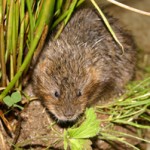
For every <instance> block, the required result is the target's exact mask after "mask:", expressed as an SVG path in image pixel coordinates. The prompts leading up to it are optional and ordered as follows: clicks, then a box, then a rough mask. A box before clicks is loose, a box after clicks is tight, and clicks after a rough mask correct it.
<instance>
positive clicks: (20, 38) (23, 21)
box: [16, 0, 25, 89]
mask: <svg viewBox="0 0 150 150" xmlns="http://www.w3.org/2000/svg"><path fill="white" fill-rule="evenodd" d="M24 17H25V0H21V8H20V22H21V27H20V35H19V53H18V60H17V71H18V70H19V68H20V67H21V64H22V56H23V46H24V34H25V18H24ZM18 86H19V88H20V89H21V83H20V85H19V80H18V82H17V84H16V87H18Z"/></svg>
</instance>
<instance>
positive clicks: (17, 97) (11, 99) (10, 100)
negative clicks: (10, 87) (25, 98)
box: [3, 91, 22, 109]
mask: <svg viewBox="0 0 150 150" xmlns="http://www.w3.org/2000/svg"><path fill="white" fill-rule="evenodd" d="M3 101H4V103H5V104H6V105H7V106H9V107H11V106H13V105H14V104H16V103H18V102H20V101H21V94H20V93H19V92H18V91H17V92H14V93H12V94H11V96H6V97H4V99H3ZM15 107H19V108H20V109H22V108H21V106H18V105H15Z"/></svg>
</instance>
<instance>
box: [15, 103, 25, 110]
mask: <svg viewBox="0 0 150 150" xmlns="http://www.w3.org/2000/svg"><path fill="white" fill-rule="evenodd" d="M13 106H14V107H18V108H19V109H21V110H23V107H22V106H20V105H17V104H14V105H13Z"/></svg>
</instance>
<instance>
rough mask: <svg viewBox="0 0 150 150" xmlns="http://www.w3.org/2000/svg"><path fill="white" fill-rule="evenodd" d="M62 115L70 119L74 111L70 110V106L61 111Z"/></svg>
mask: <svg viewBox="0 0 150 150" xmlns="http://www.w3.org/2000/svg"><path fill="white" fill-rule="evenodd" d="M63 115H64V116H65V117H66V118H67V119H72V118H73V117H74V115H75V112H74V111H73V110H71V109H70V108H69V109H67V110H65V111H64V112H63Z"/></svg>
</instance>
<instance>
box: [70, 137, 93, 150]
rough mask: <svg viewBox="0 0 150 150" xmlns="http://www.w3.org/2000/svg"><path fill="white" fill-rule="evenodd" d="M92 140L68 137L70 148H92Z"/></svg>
mask: <svg viewBox="0 0 150 150" xmlns="http://www.w3.org/2000/svg"><path fill="white" fill-rule="evenodd" d="M91 144H92V142H91V141H90V140H84V139H70V148H71V150H84V149H85V150H92V147H91Z"/></svg>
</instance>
